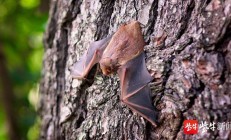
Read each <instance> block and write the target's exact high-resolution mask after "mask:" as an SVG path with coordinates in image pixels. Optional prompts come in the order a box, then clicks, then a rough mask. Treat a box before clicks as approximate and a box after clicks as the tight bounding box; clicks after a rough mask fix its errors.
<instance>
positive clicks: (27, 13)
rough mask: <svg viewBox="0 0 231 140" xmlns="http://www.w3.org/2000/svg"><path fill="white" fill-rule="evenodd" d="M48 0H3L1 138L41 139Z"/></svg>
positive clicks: (0, 24)
mask: <svg viewBox="0 0 231 140" xmlns="http://www.w3.org/2000/svg"><path fill="white" fill-rule="evenodd" d="M48 9H49V1H48V0H0V140H8V139H15V138H16V139H22V140H27V139H28V140H35V139H38V136H39V129H40V120H39V116H38V115H37V113H36V111H37V107H38V104H37V103H38V101H39V96H38V95H39V94H38V91H39V80H40V76H41V68H42V56H43V51H44V50H43V43H42V39H43V33H44V31H45V27H46V22H47V19H48Z"/></svg>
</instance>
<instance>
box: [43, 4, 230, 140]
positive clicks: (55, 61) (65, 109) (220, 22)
mask: <svg viewBox="0 0 231 140" xmlns="http://www.w3.org/2000/svg"><path fill="white" fill-rule="evenodd" d="M131 20H138V21H139V22H140V23H141V24H142V31H143V35H144V38H145V40H146V42H147V45H146V46H145V52H146V64H147V67H148V69H149V71H150V72H151V73H152V75H153V77H154V80H153V82H151V83H150V87H151V89H152V95H151V96H152V99H153V105H154V106H156V107H157V108H158V110H159V112H160V114H159V120H158V121H159V125H158V126H157V127H156V128H154V127H153V126H152V125H151V124H150V123H148V122H147V121H145V120H144V119H143V118H142V117H140V116H139V115H137V114H134V113H132V112H131V110H130V109H128V108H127V107H126V106H125V105H124V104H123V103H121V102H120V98H119V96H120V89H119V80H118V76H117V75H116V74H115V75H112V76H109V77H107V76H104V75H102V73H101V72H99V71H98V70H97V68H96V67H95V68H94V69H93V70H92V71H91V72H90V76H89V77H88V80H77V79H72V77H71V76H70V67H71V66H72V65H73V63H74V62H76V61H77V60H78V59H79V58H80V56H81V55H82V54H83V52H84V51H85V50H86V49H87V48H88V47H89V44H90V43H91V42H93V41H95V40H99V39H102V38H104V37H106V36H107V35H109V34H112V33H113V32H115V31H116V30H117V28H118V27H119V26H120V25H121V24H122V23H126V22H128V21H131ZM230 21H231V1H230V0H212V1H211V0H207V1H200V0H184V1H179V0H163V1H158V0H149V1H147V0H142V1H139V0H133V1H130V0H126V1H121V0H116V1H114V0H101V1H88V0H84V1H82V0H71V1H65V0H56V1H52V2H51V7H50V18H49V23H48V26H47V31H46V33H45V39H44V43H45V53H44V64H43V77H42V80H41V85H40V92H41V101H40V115H41V118H42V128H41V139H47V140H49V139H131V140H133V139H209V138H210V139H228V138H230V137H231V134H230V131H224V130H218V129H215V130H214V131H213V130H208V131H206V132H204V133H202V132H199V133H198V134H197V135H185V134H184V133H183V121H184V120H187V119H196V120H198V121H199V122H202V121H204V122H207V123H210V122H211V123H212V122H216V123H218V122H230V121H231V109H230V107H231V86H230V85H231V74H230V73H231V61H230V58H231V24H230Z"/></svg>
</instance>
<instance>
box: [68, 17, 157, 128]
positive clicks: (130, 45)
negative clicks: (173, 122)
mask: <svg viewBox="0 0 231 140" xmlns="http://www.w3.org/2000/svg"><path fill="white" fill-rule="evenodd" d="M144 46H145V41H144V38H143V35H142V32H141V27H140V23H139V22H138V21H132V22H130V23H128V24H123V25H121V26H120V27H119V29H118V31H117V32H115V33H114V35H111V36H108V37H106V38H104V39H102V40H99V41H96V42H93V43H92V44H91V45H90V47H89V48H88V50H87V51H86V52H85V53H84V55H83V56H82V57H81V58H80V60H79V61H78V62H77V63H75V64H74V65H73V66H72V68H71V75H72V77H73V78H77V79H85V78H86V76H87V75H88V73H89V71H90V70H91V68H92V67H93V66H94V65H95V64H97V63H99V65H100V68H101V70H102V72H103V74H104V75H109V74H112V73H114V72H117V73H118V76H119V79H120V87H121V100H122V102H123V103H125V104H126V105H127V106H128V107H129V108H130V109H131V110H133V111H135V112H137V113H138V114H139V115H141V116H142V117H144V118H145V119H147V120H148V121H149V122H150V123H151V124H152V125H154V126H156V125H157V123H156V122H157V116H158V113H157V111H155V108H154V106H152V101H151V97H150V93H151V90H150V87H149V86H148V83H149V82H151V81H152V80H153V78H152V76H151V75H150V74H149V72H148V70H147V68H146V65H145V54H144Z"/></svg>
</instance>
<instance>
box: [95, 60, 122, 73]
mask: <svg viewBox="0 0 231 140" xmlns="http://www.w3.org/2000/svg"><path fill="white" fill-rule="evenodd" d="M99 64H100V68H101V70H102V72H103V74H104V75H109V74H112V73H114V72H115V71H117V69H118V67H119V66H117V64H116V62H115V61H113V60H112V59H111V58H109V57H107V58H103V59H101V60H100V63H99Z"/></svg>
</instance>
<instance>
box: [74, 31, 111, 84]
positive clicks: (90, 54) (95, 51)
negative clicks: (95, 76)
mask: <svg viewBox="0 0 231 140" xmlns="http://www.w3.org/2000/svg"><path fill="white" fill-rule="evenodd" d="M111 37H112V36H109V37H106V38H104V39H102V40H99V41H95V42H93V43H91V45H90V47H89V48H88V50H87V51H86V52H85V53H84V55H83V56H82V57H81V58H80V60H79V61H78V62H76V63H75V64H74V65H73V67H72V68H71V75H72V77H73V78H78V79H83V78H84V77H85V76H87V74H88V73H89V71H90V70H91V68H92V67H93V66H94V65H95V64H96V63H98V62H99V61H100V59H101V56H102V54H103V51H104V50H105V48H106V47H107V45H108V43H109V42H110V39H111Z"/></svg>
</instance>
